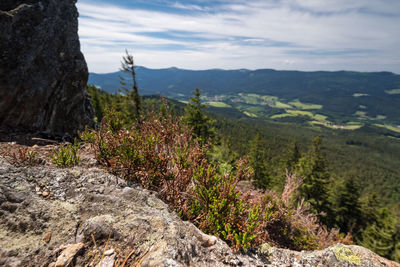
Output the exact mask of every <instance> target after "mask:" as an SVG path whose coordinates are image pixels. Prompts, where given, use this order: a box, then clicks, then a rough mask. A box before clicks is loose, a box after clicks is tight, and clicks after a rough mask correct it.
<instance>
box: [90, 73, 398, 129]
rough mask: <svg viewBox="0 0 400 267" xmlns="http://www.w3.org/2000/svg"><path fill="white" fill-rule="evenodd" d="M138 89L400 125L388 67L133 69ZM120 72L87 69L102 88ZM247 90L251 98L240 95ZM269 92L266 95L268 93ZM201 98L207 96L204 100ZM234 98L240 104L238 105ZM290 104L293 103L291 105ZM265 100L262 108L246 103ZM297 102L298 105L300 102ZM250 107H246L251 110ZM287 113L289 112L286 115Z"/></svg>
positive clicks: (111, 88)
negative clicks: (197, 90) (356, 69)
mask: <svg viewBox="0 0 400 267" xmlns="http://www.w3.org/2000/svg"><path fill="white" fill-rule="evenodd" d="M136 71H137V77H138V84H139V86H140V90H141V93H142V94H144V95H146V94H161V95H164V96H168V97H171V98H175V99H178V100H188V98H189V96H190V95H192V92H193V90H194V87H198V88H200V89H201V90H202V92H203V96H204V97H206V98H207V97H208V98H209V99H208V101H214V102H215V101H218V102H222V103H225V104H228V105H230V106H233V107H234V108H236V109H239V110H240V111H242V112H245V111H247V112H248V113H252V114H255V115H257V116H259V117H260V116H265V117H271V116H273V115H284V116H285V112H284V109H293V108H294V109H298V107H299V104H298V103H310V104H314V106H308V108H307V106H305V107H303V108H301V106H300V109H307V110H310V109H313V107H314V109H320V111H319V112H318V113H319V114H322V115H324V116H327V117H328V119H327V121H329V122H332V123H345V122H348V121H354V119H355V118H360V119H361V120H364V121H365V120H370V119H372V120H374V122H375V123H376V120H377V121H379V123H383V124H386V123H389V124H391V125H398V124H400V109H399V108H398V106H399V104H400V75H397V74H394V73H390V72H374V73H363V72H350V71H337V72H326V71H318V72H301V71H277V70H271V69H260V70H254V71H251V70H246V69H241V70H220V69H212V70H203V71H194V70H182V69H178V68H167V69H148V68H145V67H138V68H137V70H136ZM119 76H122V77H125V76H124V74H122V73H120V72H115V73H109V74H95V73H91V74H90V77H89V84H94V85H97V86H100V87H101V88H102V89H103V90H105V91H108V92H116V91H117V88H118V87H120V86H121V85H120V79H119ZM248 95H250V96H251V97H253V98H254V95H256V99H250V100H249V99H246V97H247V96H248ZM271 97H272V98H271ZM205 100H206V101H207V99H205ZM297 100H298V101H299V102H297V104H296V102H293V101H297ZM238 103H241V104H244V105H240V106H238ZM291 103H294V104H291ZM257 104H265V105H264V108H263V111H262V112H257V111H255V112H254V111H252V109H253V110H254V107H250V109H249V110H247V109H246V108H249V106H248V105H257ZM300 105H301V104H300ZM251 108H252V109H251ZM291 115H293V114H291Z"/></svg>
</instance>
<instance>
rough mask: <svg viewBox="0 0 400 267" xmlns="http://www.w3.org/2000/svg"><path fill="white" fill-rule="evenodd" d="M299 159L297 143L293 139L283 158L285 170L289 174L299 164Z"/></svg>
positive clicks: (299, 153)
mask: <svg viewBox="0 0 400 267" xmlns="http://www.w3.org/2000/svg"><path fill="white" fill-rule="evenodd" d="M300 158H301V152H300V148H299V144H298V143H297V139H294V140H293V142H292V143H291V145H290V147H289V149H288V152H287V153H286V155H285V158H284V168H285V170H287V171H288V172H289V173H293V172H294V171H295V169H296V165H297V163H298V162H299V160H300Z"/></svg>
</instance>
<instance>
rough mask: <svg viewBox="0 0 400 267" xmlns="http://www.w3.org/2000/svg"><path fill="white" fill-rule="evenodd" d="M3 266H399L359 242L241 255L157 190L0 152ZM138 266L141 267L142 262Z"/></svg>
mask: <svg viewBox="0 0 400 267" xmlns="http://www.w3.org/2000/svg"><path fill="white" fill-rule="evenodd" d="M0 248H1V249H0V265H1V266H66V265H67V264H70V265H69V266H83V265H85V266H87V265H90V266H96V265H97V266H113V264H115V266H118V265H117V264H119V266H121V264H122V263H123V262H126V265H125V266H131V264H135V266H136V264H138V266H400V265H397V264H396V263H393V262H390V261H388V260H385V259H383V258H381V257H379V256H377V255H376V254H374V253H372V252H370V251H369V250H367V249H365V248H362V247H358V246H344V245H340V244H338V245H335V246H333V247H330V248H328V249H326V250H323V251H312V252H295V251H290V250H285V249H279V248H274V247H269V246H268V245H266V244H265V245H263V246H261V247H260V248H258V249H256V250H254V251H249V252H247V253H246V254H238V253H235V252H233V251H232V250H231V249H230V248H229V247H228V246H227V245H226V244H225V243H224V242H223V241H221V240H220V239H218V238H216V237H213V236H209V235H205V234H204V233H202V232H200V231H199V230H198V229H197V228H196V227H195V226H194V225H193V224H191V223H189V222H184V221H182V220H181V219H180V218H179V217H178V216H177V215H176V214H175V213H174V212H173V211H170V210H169V209H168V206H167V205H166V204H164V203H163V202H162V201H161V200H160V199H158V198H157V194H156V193H155V192H151V191H147V190H144V189H142V188H140V187H138V186H136V185H134V184H128V183H126V182H125V181H122V180H119V179H118V178H117V177H115V176H112V175H109V174H107V173H106V172H105V171H103V170H100V169H98V168H81V167H75V168H71V169H64V170H61V169H57V168H54V167H51V166H37V167H15V166H12V165H10V164H9V163H7V162H5V161H4V160H2V158H1V157H0ZM140 264H141V265H140Z"/></svg>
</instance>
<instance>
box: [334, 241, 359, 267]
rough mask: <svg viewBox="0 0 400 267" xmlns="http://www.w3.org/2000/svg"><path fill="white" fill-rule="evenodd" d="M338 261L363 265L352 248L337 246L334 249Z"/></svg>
mask: <svg viewBox="0 0 400 267" xmlns="http://www.w3.org/2000/svg"><path fill="white" fill-rule="evenodd" d="M333 253H335V256H336V259H337V260H338V261H347V262H349V263H351V264H355V265H361V259H360V257H358V256H357V255H356V254H355V253H354V252H353V251H352V250H351V249H350V248H347V247H344V246H340V245H339V246H336V247H334V248H333Z"/></svg>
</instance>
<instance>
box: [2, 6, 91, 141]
mask: <svg viewBox="0 0 400 267" xmlns="http://www.w3.org/2000/svg"><path fill="white" fill-rule="evenodd" d="M75 2H76V1H75V0H41V1H40V0H1V1H0V33H1V34H0V126H8V127H11V128H13V129H15V128H20V129H24V130H28V131H42V132H48V133H51V134H55V135H64V134H65V133H69V134H73V133H75V132H76V131H77V130H78V129H83V128H84V126H85V125H91V124H92V118H93V110H92V107H91V104H90V101H89V99H88V96H87V92H86V83H87V79H88V69H87V65H86V62H85V59H84V57H83V55H82V53H81V52H80V43H79V39H78V33H77V32H78V12H77V9H76V7H75Z"/></svg>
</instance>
